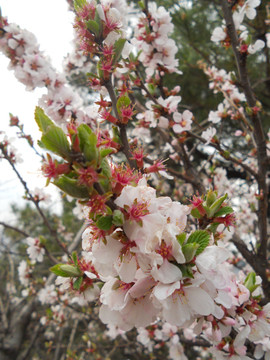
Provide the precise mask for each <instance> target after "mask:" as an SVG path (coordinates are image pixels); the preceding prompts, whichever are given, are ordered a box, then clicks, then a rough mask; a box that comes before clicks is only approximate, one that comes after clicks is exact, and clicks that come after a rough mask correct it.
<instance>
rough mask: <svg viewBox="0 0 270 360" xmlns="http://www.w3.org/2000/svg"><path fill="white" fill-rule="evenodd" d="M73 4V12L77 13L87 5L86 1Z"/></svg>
mask: <svg viewBox="0 0 270 360" xmlns="http://www.w3.org/2000/svg"><path fill="white" fill-rule="evenodd" d="M73 4H74V9H75V11H76V12H78V11H79V10H81V8H83V7H84V6H85V5H86V4H87V1H86V0H74V1H73Z"/></svg>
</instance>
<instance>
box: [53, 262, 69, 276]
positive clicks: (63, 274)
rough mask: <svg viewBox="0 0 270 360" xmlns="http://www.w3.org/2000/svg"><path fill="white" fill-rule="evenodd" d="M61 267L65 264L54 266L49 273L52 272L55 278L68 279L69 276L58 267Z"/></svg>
mask: <svg viewBox="0 0 270 360" xmlns="http://www.w3.org/2000/svg"><path fill="white" fill-rule="evenodd" d="M62 265H65V264H56V265H54V266H52V267H51V268H50V271H51V272H53V273H54V274H55V275H57V276H62V277H70V276H69V275H67V273H66V272H65V271H63V270H61V268H60V267H61V266H62Z"/></svg>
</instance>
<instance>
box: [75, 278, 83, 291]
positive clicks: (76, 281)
mask: <svg viewBox="0 0 270 360" xmlns="http://www.w3.org/2000/svg"><path fill="white" fill-rule="evenodd" d="M82 282H83V277H82V276H80V277H78V279H76V280H75V281H74V283H73V288H74V289H75V290H80V287H81V285H82Z"/></svg>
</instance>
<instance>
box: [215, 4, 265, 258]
mask: <svg viewBox="0 0 270 360" xmlns="http://www.w3.org/2000/svg"><path fill="white" fill-rule="evenodd" d="M221 6H222V10H223V14H224V19H225V22H226V27H227V32H228V35H229V37H230V40H231V46H232V50H233V53H234V57H235V60H236V65H237V69H238V74H239V77H240V83H241V86H242V88H243V91H244V94H245V96H246V99H247V103H248V106H249V107H250V108H253V107H254V106H256V97H255V95H254V93H253V91H252V87H251V84H250V80H249V76H248V71H247V64H246V60H247V54H242V53H241V52H240V51H239V39H238V36H237V32H236V29H235V25H234V21H233V16H232V9H231V7H230V4H229V2H228V1H227V0H221ZM251 121H252V124H253V128H254V139H255V142H256V146H257V160H258V175H257V182H258V187H259V193H260V194H261V196H260V197H259V200H258V205H259V216H258V227H259V234H260V241H259V250H258V253H259V254H260V256H262V257H263V258H264V259H266V257H267V240H268V235H267V209H268V189H267V184H266V173H267V166H268V160H267V155H266V140H265V135H264V132H263V127H262V122H261V118H260V116H259V114H258V113H254V112H253V114H252V115H251Z"/></svg>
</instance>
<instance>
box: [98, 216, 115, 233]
mask: <svg viewBox="0 0 270 360" xmlns="http://www.w3.org/2000/svg"><path fill="white" fill-rule="evenodd" d="M112 221H113V217H112V216H111V215H109V216H101V217H100V218H99V219H98V220H97V222H96V226H97V227H98V228H99V229H101V230H105V231H107V230H110V228H111V226H112V224H113V223H112Z"/></svg>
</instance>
